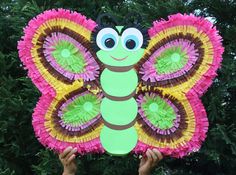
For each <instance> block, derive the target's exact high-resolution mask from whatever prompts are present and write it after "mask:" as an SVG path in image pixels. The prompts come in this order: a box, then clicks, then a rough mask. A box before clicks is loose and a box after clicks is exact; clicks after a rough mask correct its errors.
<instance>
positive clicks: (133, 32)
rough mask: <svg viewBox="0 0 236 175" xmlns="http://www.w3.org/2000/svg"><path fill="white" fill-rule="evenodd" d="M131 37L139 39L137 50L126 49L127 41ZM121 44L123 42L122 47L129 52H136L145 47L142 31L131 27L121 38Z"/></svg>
mask: <svg viewBox="0 0 236 175" xmlns="http://www.w3.org/2000/svg"><path fill="white" fill-rule="evenodd" d="M129 36H135V37H136V38H137V39H138V42H139V43H138V46H136V47H135V49H129V48H127V47H126V44H125V43H126V41H127V40H128V39H127V38H129ZM121 42H122V46H123V47H124V48H125V49H126V50H128V51H136V50H138V49H140V48H141V47H142V45H143V34H142V33H141V32H140V30H138V29H136V28H134V27H130V28H128V29H126V30H125V31H124V32H123V33H122V36H121Z"/></svg>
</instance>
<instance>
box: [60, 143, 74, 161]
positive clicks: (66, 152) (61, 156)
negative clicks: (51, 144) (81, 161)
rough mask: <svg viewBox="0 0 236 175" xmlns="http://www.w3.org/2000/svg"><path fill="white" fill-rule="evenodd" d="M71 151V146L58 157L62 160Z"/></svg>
mask: <svg viewBox="0 0 236 175" xmlns="http://www.w3.org/2000/svg"><path fill="white" fill-rule="evenodd" d="M71 150H72V147H71V146H69V147H67V148H66V149H65V150H64V151H63V153H61V154H60V155H59V157H60V158H61V159H64V158H65V157H66V156H67V154H68V153H69V152H70V151H71Z"/></svg>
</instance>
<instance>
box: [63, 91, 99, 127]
mask: <svg viewBox="0 0 236 175" xmlns="http://www.w3.org/2000/svg"><path fill="white" fill-rule="evenodd" d="M100 103H101V101H100V99H98V97H97V96H95V95H93V94H86V95H84V96H79V97H78V98H76V99H75V100H74V101H73V102H72V103H70V104H69V105H68V106H67V107H66V108H65V109H64V110H63V116H62V120H63V121H64V123H66V124H71V125H73V126H77V125H82V124H84V123H86V122H88V121H89V120H91V119H93V118H94V117H96V116H97V115H98V114H99V111H100Z"/></svg>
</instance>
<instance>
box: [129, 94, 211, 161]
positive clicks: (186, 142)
mask: <svg viewBox="0 0 236 175" xmlns="http://www.w3.org/2000/svg"><path fill="white" fill-rule="evenodd" d="M181 98H182V100H181V103H182V104H183V105H184V109H185V111H186V112H187V119H186V120H187V121H188V125H187V128H186V129H185V130H184V132H183V136H182V137H180V138H179V139H175V138H173V139H172V140H171V141H170V142H167V140H163V141H160V140H158V139H155V138H153V137H152V136H150V135H148V134H147V133H146V131H145V130H144V128H143V127H141V125H140V124H137V125H136V126H135V128H136V129H137V130H138V135H139V142H138V144H137V146H136V148H135V149H134V152H135V153H137V154H139V153H140V154H142V153H143V152H145V151H146V150H147V149H148V148H157V149H158V150H159V151H161V152H162V154H163V155H166V156H172V157H177V158H181V157H183V156H186V155H188V154H190V153H191V152H195V151H198V150H199V149H200V147H201V144H202V142H203V141H204V140H205V138H206V132H207V129H208V120H207V117H206V112H205V109H204V107H203V105H202V103H201V101H200V99H199V98H197V95H196V94H195V93H193V92H191V91H190V92H189V93H188V94H186V97H185V98H184V96H183V95H182V97H181Z"/></svg>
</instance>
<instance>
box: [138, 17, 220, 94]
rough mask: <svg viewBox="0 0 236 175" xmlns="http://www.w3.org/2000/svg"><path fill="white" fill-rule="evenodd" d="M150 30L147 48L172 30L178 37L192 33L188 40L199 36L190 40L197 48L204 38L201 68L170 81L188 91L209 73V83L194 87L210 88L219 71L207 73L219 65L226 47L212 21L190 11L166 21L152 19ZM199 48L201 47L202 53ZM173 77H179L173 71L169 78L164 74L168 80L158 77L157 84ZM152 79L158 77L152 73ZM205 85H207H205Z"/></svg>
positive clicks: (187, 37)
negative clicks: (153, 20) (187, 13)
mask: <svg viewBox="0 0 236 175" xmlns="http://www.w3.org/2000/svg"><path fill="white" fill-rule="evenodd" d="M148 32H149V35H150V37H151V41H150V43H149V46H148V48H147V50H149V49H150V48H151V47H153V46H154V45H155V43H156V42H157V41H160V40H162V39H163V38H166V37H167V36H170V35H172V34H175V35H176V36H178V35H179V36H178V37H179V40H180V39H182V38H184V35H186V34H188V33H189V35H188V36H187V35H186V37H185V39H187V40H189V38H191V37H194V38H198V39H196V41H194V42H191V44H195V48H196V47H197V46H199V44H200V42H198V41H197V40H199V41H201V42H202V46H201V48H200V50H202V49H204V50H205V51H204V53H203V60H202V62H201V63H200V62H199V63H200V66H199V68H198V69H196V68H195V70H194V72H195V73H194V74H193V73H192V74H189V75H187V73H184V71H183V74H185V76H183V78H181V79H178V78H177V79H176V80H175V82H176V83H175V82H173V81H172V83H171V81H169V82H170V83H169V85H168V86H169V87H170V84H172V85H171V86H176V88H175V90H174V91H176V90H177V91H178V89H181V91H184V92H187V91H188V90H189V89H190V88H191V87H193V86H194V85H195V84H196V82H199V81H200V82H201V80H200V79H201V78H204V77H209V80H210V81H207V82H208V83H206V84H205V83H204V85H202V87H200V86H199V89H195V90H196V91H199V92H200V93H201V92H203V91H202V89H207V87H209V86H210V84H211V83H212V79H213V78H214V77H215V76H216V73H214V75H213V76H212V77H211V75H208V74H207V71H208V70H212V71H211V72H215V71H216V70H217V69H218V68H219V66H220V62H221V60H222V53H223V51H224V48H223V47H222V44H221V41H222V38H221V37H220V36H219V34H218V31H217V30H216V28H215V27H214V26H213V24H212V23H211V22H209V21H208V20H206V19H204V18H201V17H196V16H194V15H192V14H190V15H186V14H184V15H182V14H175V15H171V16H169V17H168V20H167V21H165V20H160V21H155V22H154V23H153V27H151V28H150V29H149V31H148ZM190 34H191V35H190ZM176 36H175V37H176ZM173 37H174V35H173ZM200 50H199V49H198V52H199V54H200ZM198 52H197V53H198ZM201 52H202V51H201ZM193 53H194V52H193ZM194 55H196V54H194ZM196 56H197V57H200V56H201V55H196ZM196 56H195V57H196ZM198 59H199V58H198ZM199 63H196V64H199ZM195 67H196V66H195ZM146 70H147V69H146ZM141 73H142V72H141ZM180 75H181V74H179V76H180ZM173 78H176V77H175V76H173V77H172V75H171V76H170V77H168V76H166V78H164V79H166V82H164V81H163V82H160V81H159V82H158V85H159V86H162V84H163V87H164V86H165V85H166V83H167V80H171V79H173ZM164 79H162V80H164ZM150 81H151V82H154V81H155V79H154V78H151V77H150ZM185 81H187V82H185ZM177 82H185V83H182V84H181V83H180V85H178V84H179V83H177ZM164 84H165V85H164ZM205 85H206V87H204V86H205ZM168 86H166V87H168ZM170 89H171V87H170ZM201 95H202V93H201Z"/></svg>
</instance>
